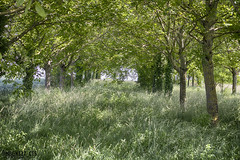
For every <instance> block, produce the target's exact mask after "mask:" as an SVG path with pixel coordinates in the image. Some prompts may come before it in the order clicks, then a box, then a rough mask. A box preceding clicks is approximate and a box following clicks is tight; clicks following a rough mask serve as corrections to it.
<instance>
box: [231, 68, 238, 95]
mask: <svg viewBox="0 0 240 160" xmlns="http://www.w3.org/2000/svg"><path fill="white" fill-rule="evenodd" d="M236 92H237V71H236V68H232V94H236Z"/></svg>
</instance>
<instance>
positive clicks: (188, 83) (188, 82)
mask: <svg viewBox="0 0 240 160" xmlns="http://www.w3.org/2000/svg"><path fill="white" fill-rule="evenodd" d="M190 78H191V77H190V75H188V80H187V85H188V87H189V86H190Z"/></svg>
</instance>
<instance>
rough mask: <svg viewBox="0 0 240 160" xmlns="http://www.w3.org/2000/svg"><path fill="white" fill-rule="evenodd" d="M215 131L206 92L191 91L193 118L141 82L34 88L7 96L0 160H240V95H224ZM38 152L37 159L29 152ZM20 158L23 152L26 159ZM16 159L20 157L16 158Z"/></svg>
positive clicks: (2, 105) (0, 105) (1, 113)
mask: <svg viewBox="0 0 240 160" xmlns="http://www.w3.org/2000/svg"><path fill="white" fill-rule="evenodd" d="M218 100H219V116H220V120H219V124H218V126H217V127H212V126H211V125H209V124H210V117H209V116H208V113H207V111H206V98H205V91H204V89H203V88H199V87H188V88H187V104H186V112H185V113H182V112H181V110H180V109H179V87H178V86H174V91H173V96H172V97H166V96H164V95H163V94H161V93H149V92H147V91H145V90H142V89H141V88H140V87H139V86H138V84H136V83H135V82H123V83H121V84H117V83H112V82H111V81H99V80H94V81H92V82H90V83H88V84H86V85H85V86H84V87H75V88H73V89H68V90H66V91H63V90H60V89H57V88H55V89H51V90H49V91H47V90H45V89H43V88H36V89H34V93H33V94H32V96H31V97H28V98H19V99H16V98H15V97H14V95H10V94H8V92H6V91H4V92H3V91H2V92H1V97H0V126H1V128H0V135H1V136H0V149H1V155H0V156H1V159H21V158H22V159H42V160H48V159H49V160H50V159H54V160H60V159H64V160H65V159H66V160H74V159H79V160H88V159H89V160H90V159H94V160H100V159H101V160H115V159H122V160H123V159H124V160H125V159H126V160H130V159H131V160H148V159H149V160H155V159H156V160H161V159H164V160H165V159H166V160H171V159H173V160H175V159H179V160H183V159H184V160H188V159H193V160H198V159H199V160H206V159H210V160H211V159H213V160H216V159H217V160H221V159H226V160H237V159H240V95H231V94H230V93H228V92H226V93H223V94H220V93H219V95H218ZM32 151H34V155H33V153H32V154H30V152H32ZM19 153H21V154H19ZM14 154H15V155H14Z"/></svg>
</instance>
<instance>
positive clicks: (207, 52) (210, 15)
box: [201, 0, 218, 125]
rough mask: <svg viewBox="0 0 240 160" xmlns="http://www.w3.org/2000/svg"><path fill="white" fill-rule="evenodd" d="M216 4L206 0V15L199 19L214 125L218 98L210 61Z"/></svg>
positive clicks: (203, 61)
mask: <svg viewBox="0 0 240 160" xmlns="http://www.w3.org/2000/svg"><path fill="white" fill-rule="evenodd" d="M217 5H218V0H213V1H210V0H206V1H205V6H206V17H205V19H204V20H202V21H201V22H202V26H203V27H204V33H203V40H202V49H203V55H202V66H203V74H204V82H205V90H206V98H207V111H208V113H209V114H210V115H211V117H212V125H216V124H217V120H218V100H217V93H216V86H215V80H214V67H213V61H212V56H213V53H212V47H213V39H214V29H213V26H214V24H215V23H216V21H217V16H216V15H217Z"/></svg>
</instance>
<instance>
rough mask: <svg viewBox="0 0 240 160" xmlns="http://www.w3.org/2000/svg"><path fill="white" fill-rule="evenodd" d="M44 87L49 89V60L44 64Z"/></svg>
mask: <svg viewBox="0 0 240 160" xmlns="http://www.w3.org/2000/svg"><path fill="white" fill-rule="evenodd" d="M44 70H45V88H46V89H50V86H51V61H48V62H47V63H46V64H45V66H44Z"/></svg>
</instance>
